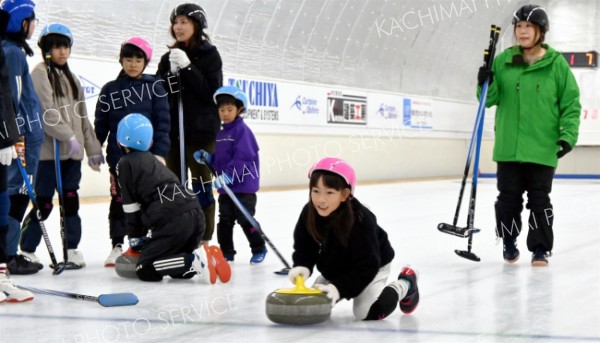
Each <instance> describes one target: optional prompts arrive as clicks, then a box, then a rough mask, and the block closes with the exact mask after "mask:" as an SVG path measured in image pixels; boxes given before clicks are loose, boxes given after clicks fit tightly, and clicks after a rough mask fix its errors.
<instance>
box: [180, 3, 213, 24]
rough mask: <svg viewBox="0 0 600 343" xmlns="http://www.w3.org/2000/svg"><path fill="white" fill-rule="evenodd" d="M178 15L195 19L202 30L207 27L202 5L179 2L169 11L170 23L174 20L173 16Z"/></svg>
mask: <svg viewBox="0 0 600 343" xmlns="http://www.w3.org/2000/svg"><path fill="white" fill-rule="evenodd" d="M178 15H185V16H188V17H190V18H192V19H194V20H196V21H197V22H198V24H199V25H200V28H202V29H203V30H205V29H206V28H208V25H207V23H206V13H204V10H203V9H202V7H200V6H198V5H196V4H181V5H179V6H177V7H175V8H174V9H173V12H171V24H173V23H174V22H175V17H177V16H178Z"/></svg>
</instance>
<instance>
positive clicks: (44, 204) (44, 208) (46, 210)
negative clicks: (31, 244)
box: [36, 197, 54, 220]
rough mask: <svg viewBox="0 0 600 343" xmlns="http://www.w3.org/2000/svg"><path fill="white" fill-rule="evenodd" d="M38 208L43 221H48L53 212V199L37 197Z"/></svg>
mask: <svg viewBox="0 0 600 343" xmlns="http://www.w3.org/2000/svg"><path fill="white" fill-rule="evenodd" d="M36 201H37V204H38V207H39V208H40V214H41V216H42V218H41V219H42V220H46V219H48V216H50V213H51V212H52V208H53V207H54V205H53V204H52V198H49V197H37V198H36Z"/></svg>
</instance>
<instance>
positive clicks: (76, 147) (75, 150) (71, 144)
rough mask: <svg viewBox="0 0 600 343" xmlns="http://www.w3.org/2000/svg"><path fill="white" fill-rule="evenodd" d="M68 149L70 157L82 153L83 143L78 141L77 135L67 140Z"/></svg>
mask: <svg viewBox="0 0 600 343" xmlns="http://www.w3.org/2000/svg"><path fill="white" fill-rule="evenodd" d="M67 150H68V153H69V157H72V156H77V155H79V154H80V153H81V144H79V142H78V141H77V137H75V136H73V137H71V138H69V140H68V141H67Z"/></svg>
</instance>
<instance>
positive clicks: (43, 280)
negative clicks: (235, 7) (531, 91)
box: [0, 179, 600, 343]
mask: <svg viewBox="0 0 600 343" xmlns="http://www.w3.org/2000/svg"><path fill="white" fill-rule="evenodd" d="M494 182H495V180H492V179H482V180H481V181H480V183H479V187H478V199H477V212H476V218H475V223H476V226H477V227H480V228H481V229H482V232H481V233H479V234H477V235H476V236H475V238H474V241H473V252H475V253H476V254H478V255H479V257H481V262H478V263H477V262H472V261H468V260H465V259H462V258H460V257H458V256H457V255H455V253H454V252H453V251H454V249H466V245H467V241H466V239H461V238H456V237H453V236H450V235H446V234H443V233H440V232H438V231H437V229H436V226H437V224H438V223H439V222H441V221H444V222H451V221H452V217H453V214H454V209H455V206H456V201H457V198H458V197H457V196H458V191H459V188H460V181H459V180H443V181H424V182H407V183H389V184H378V185H370V186H366V185H360V184H359V186H358V188H357V191H356V196H357V198H358V199H360V200H361V201H362V202H363V203H364V204H365V205H367V206H368V207H370V208H371V209H372V211H373V212H374V213H375V214H376V215H377V218H378V222H379V224H380V225H381V226H382V227H383V228H384V229H385V230H386V231H387V232H388V234H389V235H390V240H391V242H392V245H393V247H394V249H395V251H396V258H395V259H394V261H393V270H392V274H393V275H397V274H398V272H399V271H400V268H401V267H402V266H403V265H404V264H407V263H409V264H411V265H412V266H413V267H415V268H416V269H417V270H418V272H419V288H420V292H421V293H420V294H421V302H420V304H419V306H418V308H417V309H416V311H415V312H414V313H413V314H412V315H403V314H402V313H401V312H400V310H399V309H397V310H396V312H394V313H393V314H392V315H391V316H390V317H388V318H387V319H385V320H382V321H377V322H361V321H356V320H355V319H354V317H353V316H352V307H351V303H350V302H348V301H343V302H340V303H338V304H337V305H336V307H335V308H334V309H333V310H332V316H331V319H330V320H328V321H326V322H324V323H321V324H318V325H312V326H300V327H294V326H283V325H278V324H274V323H272V322H270V321H269V320H268V318H267V317H266V315H265V299H266V297H267V295H268V294H269V293H270V292H271V291H273V290H275V289H277V288H282V287H285V288H287V287H291V284H289V282H288V281H287V278H286V277H284V276H278V275H275V274H274V273H273V272H274V271H276V270H279V269H281V268H282V267H283V264H282V262H281V261H280V260H279V259H278V258H277V256H276V255H275V254H274V253H273V252H272V251H271V252H270V253H269V254H268V255H267V259H266V260H265V262H264V263H263V264H261V265H250V264H249V262H248V261H249V258H250V249H249V248H248V243H247V241H246V239H245V237H244V235H243V234H242V232H241V229H240V228H239V227H237V228H236V232H235V237H234V240H235V242H236V249H237V251H238V254H237V255H236V261H235V262H233V265H232V268H233V277H232V280H231V281H230V282H229V283H228V284H220V283H217V284H216V285H210V284H204V283H202V282H200V280H199V279H197V278H194V279H192V280H171V279H165V280H163V281H162V282H160V283H143V282H141V281H137V280H132V279H123V278H120V277H118V276H117V275H116V274H115V272H114V270H113V269H110V268H105V267H103V262H104V259H105V258H106V256H107V255H108V253H109V251H110V241H109V239H108V223H107V219H106V218H107V213H108V202H100V203H88V204H83V205H82V206H81V211H80V213H81V217H82V221H83V225H84V227H83V238H82V242H81V245H80V247H79V248H80V250H81V251H82V252H83V255H84V258H85V260H86V262H87V265H88V266H87V267H86V268H84V269H82V270H75V271H65V272H64V273H62V274H61V275H59V276H53V275H52V273H51V270H50V269H49V268H48V266H47V264H48V261H49V260H50V259H49V256H48V253H47V250H46V248H45V246H44V245H43V243H42V245H40V247H39V248H38V251H37V255H38V256H39V257H41V258H42V261H43V262H44V263H45V265H46V266H45V268H44V269H43V270H41V271H40V272H39V273H38V274H36V275H30V276H14V277H13V278H14V280H16V282H17V283H18V284H21V285H27V286H33V287H38V288H48V289H55V290H61V291H68V292H76V293H82V294H87V295H94V296H97V295H99V294H104V293H113V292H133V293H135V294H136V295H137V296H138V297H139V304H137V305H136V306H129V307H113V308H105V307H102V306H100V305H99V304H96V303H93V302H88V301H78V300H73V299H68V298H62V297H57V296H49V295H41V294H37V295H36V298H35V299H34V300H33V301H30V302H27V303H18V304H13V303H10V304H9V303H3V304H0V341H1V342H3V343H7V342H11V343H12V342H145V343H149V342H172V343H174V342H253V343H256V342H286V343H290V342H315V341H321V342H326V341H337V342H351V341H352V342H593V341H600V182H598V181H590V180H588V181H585V180H583V181H574V180H556V181H555V183H554V188H553V191H552V194H551V197H552V201H553V204H554V212H555V249H554V251H553V253H554V256H552V258H551V259H550V266H549V267H547V268H533V267H532V266H531V265H530V257H531V255H530V253H529V252H527V248H526V245H525V235H522V236H521V237H520V238H519V244H518V246H519V248H520V250H521V258H520V260H519V261H518V262H517V263H516V264H514V265H507V264H505V263H504V262H503V260H502V253H501V251H502V245H501V244H497V242H496V239H495V234H494V211H493V203H494V199H495V197H496V189H495V183H494ZM307 184H308V182H307ZM466 194H467V197H468V193H466ZM307 199H308V191H307V190H294V191H285V192H261V193H259V197H258V207H257V216H256V218H257V219H258V221H259V222H260V223H261V225H262V227H263V229H264V230H265V233H266V234H267V236H268V237H269V238H270V239H271V241H272V242H273V244H275V246H276V247H277V248H278V249H279V250H280V251H281V252H282V253H283V255H284V256H285V258H286V259H287V260H288V262H290V263H291V252H292V231H293V228H294V224H295V222H296V219H297V217H298V215H299V213H300V210H301V208H302V206H303V204H304V203H305V202H306V201H307ZM464 202H466V200H465V201H464ZM465 216H466V211H463V212H462V217H461V219H460V222H459V223H460V224H461V225H463V224H464V223H465V221H466V218H465ZM523 219H524V222H526V220H527V218H526V214H524V216H523ZM46 226H47V228H48V229H49V230H50V231H52V232H51V239H52V242H53V245H54V248H55V249H56V250H57V253H58V256H62V253H61V246H60V239H59V233H58V231H59V229H58V211H56V210H55V211H54V212H53V213H52V215H51V217H50V218H49V219H48V220H47V222H46ZM214 242H216V237H215V240H214ZM313 279H314V275H313V277H312V278H311V280H310V281H312V280H313ZM310 281H309V282H310Z"/></svg>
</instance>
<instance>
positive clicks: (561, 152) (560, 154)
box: [556, 139, 573, 158]
mask: <svg viewBox="0 0 600 343" xmlns="http://www.w3.org/2000/svg"><path fill="white" fill-rule="evenodd" d="M556 145H560V147H561V149H560V150H559V151H558V152H557V153H556V157H558V158H561V157H563V156H565V155H566V154H568V153H569V152H570V151H571V150H573V148H571V146H570V145H569V143H567V142H565V141H563V140H562V139H561V140H559V141H558V142H556Z"/></svg>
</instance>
